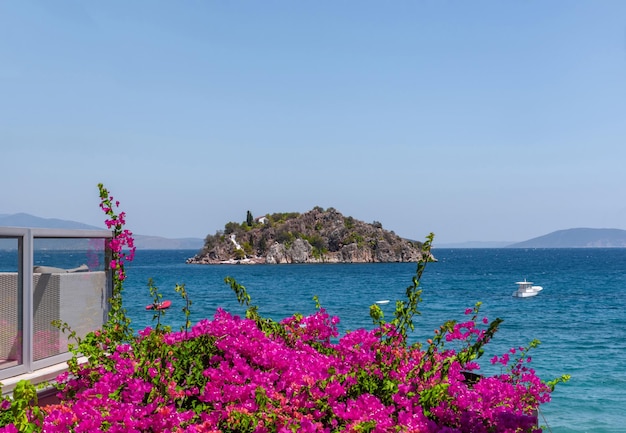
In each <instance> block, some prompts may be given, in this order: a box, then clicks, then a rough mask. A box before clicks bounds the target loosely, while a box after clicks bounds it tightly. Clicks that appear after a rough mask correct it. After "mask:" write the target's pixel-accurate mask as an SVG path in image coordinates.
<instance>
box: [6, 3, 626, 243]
mask: <svg viewBox="0 0 626 433" xmlns="http://www.w3.org/2000/svg"><path fill="white" fill-rule="evenodd" d="M0 146H1V152H0V187H1V188H0V214H11V213H17V212H26V213H31V214H34V215H37V216H40V217H46V218H61V219H70V220H74V221H80V222H83V223H87V224H93V225H98V226H102V227H104V225H103V224H102V221H103V219H104V218H103V215H102V214H101V211H100V210H99V208H98V203H99V200H98V190H97V184H98V183H99V182H102V183H104V184H105V186H106V187H108V188H109V189H110V190H111V192H112V193H113V195H114V196H115V198H116V199H119V200H120V201H121V209H122V210H124V211H126V212H127V214H128V228H129V229H130V230H132V231H133V232H135V233H138V234H146V235H159V236H165V237H204V236H206V235H207V234H213V233H215V231H216V230H218V229H222V228H223V227H224V224H225V223H226V222H229V221H237V222H241V221H244V220H245V218H246V211H248V210H250V211H251V212H252V213H253V214H254V215H263V214H266V213H273V212H305V211H307V210H310V209H312V208H313V207H314V206H321V207H324V208H327V207H334V208H335V209H337V210H338V211H340V212H342V213H343V214H344V215H346V216H353V217H354V218H357V219H360V220H363V221H366V222H372V221H374V220H376V221H380V222H381V223H382V224H383V226H384V227H385V228H386V229H389V230H394V231H395V232H396V233H397V234H399V235H401V236H404V237H408V238H412V239H423V238H424V236H425V235H427V234H428V233H429V232H431V231H432V232H434V233H435V235H436V237H435V240H436V244H437V243H453V242H464V241H476V240H480V241H522V240H526V239H530V238H533V237H536V236H541V235H544V234H547V233H550V232H552V231H555V230H560V229H567V228H574V227H595V228H621V229H626V200H625V199H626V1H623V0H616V1H610V0H606V1H605V0H598V1H596V0H588V1H576V0H564V1H558V0H554V1H538V0H537V1H533V0H528V1H446V0H442V1H432V0H424V1H400V0H399V1H392V2H383V1H363V0H360V1H306V2H305V1H274V0H269V1H236V0H234V1H208V0H207V1H192V0H188V1H154V0H150V1H130V2H128V1H116V0H114V1H109V0H107V1H98V2H83V1H77V0H76V1H64V0H58V1H53V2H51V1H47V0H40V1H35V0H3V1H0Z"/></svg>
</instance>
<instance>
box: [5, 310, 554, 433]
mask: <svg viewBox="0 0 626 433" xmlns="http://www.w3.org/2000/svg"><path fill="white" fill-rule="evenodd" d="M337 321H338V319H337V318H332V317H329V315H328V314H327V313H326V312H325V311H324V310H323V309H320V310H319V311H318V312H317V313H316V314H314V315H311V316H308V317H301V316H294V317H291V318H288V319H285V320H284V321H283V322H282V323H281V328H282V330H283V331H282V332H280V335H279V334H278V333H266V332H264V331H263V330H261V329H260V328H259V326H258V324H257V322H255V321H254V320H250V319H242V318H239V317H237V316H232V315H231V314H229V313H227V312H225V311H223V310H218V312H217V313H216V315H215V317H214V319H213V320H202V321H200V322H199V323H197V324H196V325H195V326H193V327H192V329H191V330H190V331H189V332H175V333H160V332H158V331H155V330H152V329H150V328H147V329H145V330H144V331H141V332H140V333H139V336H138V337H137V339H136V340H135V341H134V342H132V343H131V344H122V345H119V346H117V348H116V349H115V350H114V351H113V352H112V353H111V354H110V360H112V361H113V363H112V364H111V365H112V366H111V367H105V365H104V364H98V362H97V360H92V361H91V362H90V363H88V364H86V365H84V366H82V367H80V368H79V370H78V371H77V372H76V373H75V374H74V375H73V376H71V377H70V376H68V375H67V374H66V375H64V376H62V377H60V378H59V381H60V382H61V383H63V384H64V386H63V391H62V392H61V394H60V396H61V399H62V402H61V403H60V404H58V405H52V406H48V407H45V408H44V410H45V413H46V416H45V418H44V424H43V431H45V432H68V431H73V432H87V431H89V432H93V431H109V432H122V431H124V432H144V431H160V432H254V433H266V432H280V433H283V432H284V433H287V432H292V431H302V432H335V431H345V432H363V431H368V432H397V431H401V432H446V433H453V432H476V433H482V432H484V433H487V432H511V433H512V432H520V431H522V432H534V431H540V430H539V429H537V428H536V427H535V417H534V416H533V411H534V410H536V409H537V406H538V405H539V404H541V403H544V402H546V401H548V400H549V393H550V389H549V388H548V387H547V386H546V385H544V384H543V383H542V382H541V381H540V380H539V379H538V378H537V377H536V376H535V374H534V372H532V371H530V370H529V371H525V372H524V374H522V375H514V374H502V375H498V376H495V377H483V378H481V379H480V380H478V381H477V382H476V383H468V381H467V380H466V378H465V374H464V373H465V372H467V371H468V366H467V365H462V363H460V362H458V361H457V360H455V352H454V351H452V350H438V349H436V348H434V349H433V346H431V347H430V348H429V349H430V350H428V351H425V350H422V348H421V347H420V346H419V345H413V346H409V345H407V344H406V341H405V340H404V338H403V337H401V336H400V335H398V334H397V333H396V332H395V331H394V329H393V327H390V326H383V327H381V328H377V329H374V330H364V329H360V330H356V331H354V332H349V333H347V334H345V335H344V336H342V337H341V338H339V339H338V341H336V342H333V341H335V340H336V338H335V337H337V329H336V324H337ZM461 328H464V329H467V328H468V325H467V323H466V324H464V325H463V326H461ZM470 328H472V329H474V327H470ZM459 332H461V331H460V329H456V330H451V331H450V332H448V333H447V335H454V338H463V337H462V335H461V336H460V337H459V334H458V333H459ZM444 365H446V367H445V368H444V367H443V366H444ZM472 366H473V367H477V365H474V364H473V365H472ZM428 396H430V397H433V396H435V398H430V399H428V398H427V397H428ZM1 431H2V429H0V432H1ZM5 431H9V430H5Z"/></svg>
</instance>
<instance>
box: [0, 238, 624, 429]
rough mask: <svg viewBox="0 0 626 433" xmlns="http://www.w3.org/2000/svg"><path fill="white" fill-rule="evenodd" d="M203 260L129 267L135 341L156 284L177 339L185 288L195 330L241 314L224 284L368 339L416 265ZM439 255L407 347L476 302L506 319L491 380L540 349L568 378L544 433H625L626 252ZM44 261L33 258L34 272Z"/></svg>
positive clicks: (155, 257) (268, 308)
mask: <svg viewBox="0 0 626 433" xmlns="http://www.w3.org/2000/svg"><path fill="white" fill-rule="evenodd" d="M196 253H197V251H196V250H138V251H137V252H136V256H135V259H134V261H133V262H132V263H129V264H128V266H127V275H128V276H127V280H126V281H125V285H124V298H123V299H124V307H125V308H126V310H127V314H128V315H129V317H130V318H131V320H132V322H131V326H132V327H133V329H134V330H135V331H138V330H141V329H144V328H145V327H147V326H152V327H154V326H155V324H156V323H155V322H154V313H153V312H151V311H147V310H146V308H145V307H146V305H148V304H150V303H152V302H153V301H152V298H151V296H150V292H149V290H148V282H149V281H150V280H152V284H153V285H154V286H156V287H157V288H158V291H159V293H160V294H161V296H162V299H169V300H171V301H172V306H171V307H170V308H169V309H168V310H166V312H165V315H164V316H162V317H161V319H160V320H161V323H162V324H163V325H168V326H171V327H172V328H173V329H174V330H178V329H180V328H181V327H182V326H184V324H185V315H184V314H183V311H182V308H183V307H184V300H183V299H182V297H181V296H180V294H179V293H177V292H176V291H175V290H174V289H175V287H176V285H177V284H178V285H183V284H184V286H185V289H186V291H187V293H188V296H189V298H190V299H191V301H192V305H191V307H190V308H191V315H190V320H191V322H192V323H195V322H197V321H198V320H201V319H203V318H211V317H212V316H213V315H214V314H215V311H216V310H217V309H218V308H222V309H225V310H227V311H230V312H232V313H233V314H237V315H243V314H244V312H245V307H242V306H241V305H239V304H238V302H237V299H236V297H235V294H234V293H233V291H232V290H231V288H230V286H229V285H227V284H226V283H225V282H224V278H225V277H232V278H234V279H235V280H236V281H237V282H238V283H239V284H241V285H243V286H245V287H246V289H247V292H248V293H249V295H250V296H251V304H252V305H256V306H258V309H259V312H260V314H261V315H262V316H265V317H269V318H272V319H275V320H280V319H283V318H285V317H287V316H290V315H292V314H294V313H301V314H311V313H313V312H315V311H316V301H315V300H314V297H317V299H318V300H319V303H320V304H321V306H322V307H323V308H325V309H326V310H327V311H328V313H329V314H331V315H333V316H338V317H339V318H340V322H339V331H340V333H345V332H348V331H349V330H354V329H357V328H368V329H371V328H372V327H373V326H374V325H373V324H372V321H371V318H370V317H369V307H370V306H371V305H372V304H374V303H376V302H377V301H378V302H380V303H379V304H378V305H379V306H380V307H381V309H382V310H383V312H384V314H385V317H386V318H387V319H391V318H392V317H393V311H394V309H395V301H396V300H402V299H404V298H405V292H406V288H407V287H408V286H410V285H411V283H412V278H413V276H414V275H415V271H416V264H415V263H368V264H288V265H258V264H255V265H192V264H187V263H186V262H185V260H186V259H187V258H189V257H192V256H193V255H195V254H196ZM433 254H434V256H435V258H436V259H437V261H436V262H431V263H428V264H427V266H426V270H425V271H424V273H423V275H422V279H421V281H420V288H421V289H422V290H423V292H422V303H421V304H420V305H419V311H420V314H419V315H418V316H416V317H415V318H414V325H415V329H414V331H413V332H412V333H411V334H410V339H411V341H413V342H416V341H424V342H425V341H426V339H428V338H430V337H432V335H433V331H434V330H435V329H436V328H438V327H439V325H441V324H442V323H444V322H445V321H447V320H451V319H453V320H459V321H461V320H464V319H465V318H466V317H467V316H465V314H464V313H465V310H466V309H467V308H472V307H474V306H475V305H476V303H478V302H480V303H481V316H485V317H487V318H488V319H489V320H493V319H495V318H501V319H503V320H504V321H503V323H502V325H501V327H500V330H499V331H498V333H497V334H496V335H495V337H494V339H493V340H492V341H491V342H490V343H489V344H488V345H487V346H486V347H485V349H486V350H485V355H484V356H483V357H482V358H481V359H480V364H481V369H482V372H483V374H494V373H495V374H497V373H500V372H501V370H500V369H499V368H498V367H496V366H493V365H491V363H490V362H489V360H490V358H492V357H493V356H495V355H501V354H503V353H505V352H506V351H508V350H509V349H510V348H517V347H520V346H526V345H528V343H529V342H530V341H532V340H534V339H538V340H540V341H541V344H540V346H539V347H537V348H536V349H533V351H531V353H530V354H531V356H532V362H531V364H530V365H531V366H532V367H533V368H534V369H535V370H536V371H537V374H538V375H539V377H541V378H542V379H544V380H552V379H554V378H556V377H560V376H561V375H563V374H568V375H571V379H570V380H569V382H567V383H565V384H559V385H558V386H557V388H556V389H555V391H554V393H553V394H552V401H551V402H549V403H547V404H544V405H542V406H541V407H540V411H539V424H540V425H541V426H542V427H543V431H544V432H553V433H574V432H576V433H617V432H626V328H625V322H626V249H622V248H611V249H603V248H590V249H586V248H578V249H433ZM43 260H44V258H43V257H38V256H37V254H36V256H35V264H36V265H37V264H45V263H41V261H43ZM0 262H1V260H0ZM61 265H63V263H59V262H56V263H55V264H53V266H61ZM78 265H80V263H70V262H69V261H68V262H67V263H66V264H65V266H67V267H74V266H78ZM524 279H526V280H528V281H532V282H533V283H534V284H535V285H540V286H542V287H543V290H542V291H541V292H540V293H539V294H538V295H537V296H535V297H531V298H516V297H513V296H512V294H513V292H514V291H515V290H516V284H515V282H516V281H523V280H524ZM386 301H389V302H388V303H385V302H386Z"/></svg>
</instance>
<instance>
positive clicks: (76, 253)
mask: <svg viewBox="0 0 626 433" xmlns="http://www.w3.org/2000/svg"><path fill="white" fill-rule="evenodd" d="M111 236H112V233H111V232H109V231H106V230H57V229H38V228H19V227H0V382H2V383H5V381H6V380H7V379H8V378H14V377H17V376H20V375H24V374H29V373H30V375H31V376H33V375H34V376H36V375H37V372H38V371H42V370H44V369H46V368H49V367H52V366H55V365H58V364H61V363H64V362H65V361H67V360H68V359H70V357H71V354H70V353H69V352H68V349H67V344H68V333H64V332H62V331H61V330H60V329H59V327H58V326H56V325H55V324H54V323H57V322H58V323H66V324H67V325H69V327H70V329H71V330H72V331H74V332H75V333H76V335H77V336H78V337H84V336H85V335H87V333H89V332H91V331H94V330H96V329H99V328H101V327H102V325H103V323H104V322H105V321H106V320H107V315H108V306H109V304H108V300H109V298H110V296H111V287H112V285H111V284H112V283H111V271H110V268H109V261H110V250H108V249H107V247H106V240H107V239H110V238H111ZM44 380H46V379H44ZM3 391H4V390H3Z"/></svg>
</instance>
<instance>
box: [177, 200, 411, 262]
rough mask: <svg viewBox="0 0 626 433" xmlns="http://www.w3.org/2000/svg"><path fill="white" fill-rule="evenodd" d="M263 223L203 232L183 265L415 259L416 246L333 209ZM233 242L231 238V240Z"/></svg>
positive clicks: (275, 216) (277, 217) (281, 216)
mask: <svg viewBox="0 0 626 433" xmlns="http://www.w3.org/2000/svg"><path fill="white" fill-rule="evenodd" d="M265 220H266V221H267V222H265V223H255V224H253V225H251V226H250V225H248V224H246V223H243V224H236V223H228V224H227V225H226V226H225V229H226V231H225V232H218V233H216V234H215V235H209V236H207V238H206V240H205V247H204V248H203V250H202V251H200V252H199V253H198V254H197V255H196V256H195V257H192V258H190V259H188V260H187V262H188V263H198V264H214V263H267V264H283V263H376V262H381V263H382V262H385V263H387V262H417V261H418V260H420V259H421V244H420V243H417V242H411V241H408V240H406V239H403V238H401V237H399V236H397V235H396V234H395V233H393V232H391V231H387V230H384V229H383V228H382V225H381V224H380V223H377V222H374V223H372V224H368V223H365V222H363V221H359V220H356V219H354V218H352V217H344V216H343V215H342V214H341V213H340V212H338V211H336V210H335V209H333V208H329V209H327V210H323V209H321V208H319V207H316V208H314V209H313V210H311V211H309V212H306V213H304V214H297V213H289V214H273V215H269V214H268V215H267V216H266V217H265ZM233 240H236V241H233Z"/></svg>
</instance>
